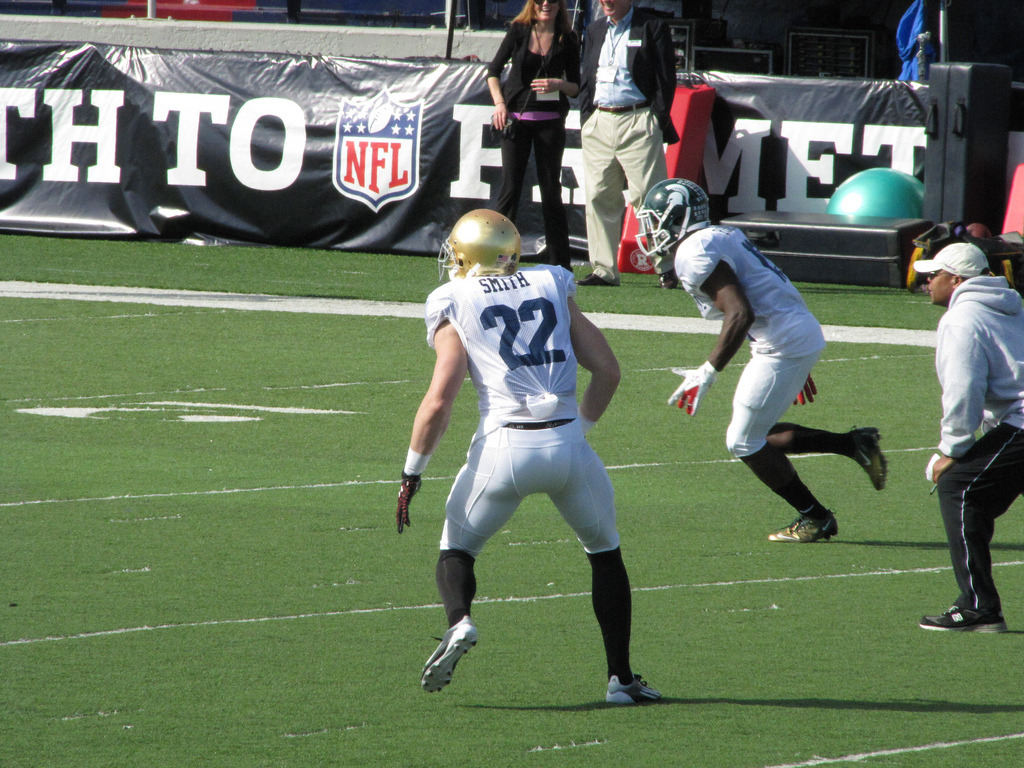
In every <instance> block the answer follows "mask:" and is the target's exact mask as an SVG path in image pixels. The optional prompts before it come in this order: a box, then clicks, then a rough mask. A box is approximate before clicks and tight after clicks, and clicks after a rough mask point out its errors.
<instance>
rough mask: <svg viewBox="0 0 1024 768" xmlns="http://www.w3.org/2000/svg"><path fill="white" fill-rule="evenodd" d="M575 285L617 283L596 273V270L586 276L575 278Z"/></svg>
mask: <svg viewBox="0 0 1024 768" xmlns="http://www.w3.org/2000/svg"><path fill="white" fill-rule="evenodd" d="M576 285H618V283H613V282H612V281H611V280H605V279H604V278H603V277H601V276H600V275H599V274H597V272H591V273H590V274H589V275H587V276H586V277H584V278H581V279H579V280H577V281H576Z"/></svg>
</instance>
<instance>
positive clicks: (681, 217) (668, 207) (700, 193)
mask: <svg viewBox="0 0 1024 768" xmlns="http://www.w3.org/2000/svg"><path fill="white" fill-rule="evenodd" d="M636 218H637V223H638V225H639V229H638V232H637V238H636V244H637V246H638V247H639V248H640V250H641V251H643V252H644V253H645V254H646V255H648V256H652V255H655V254H657V253H660V252H662V251H666V250H667V249H669V248H671V247H672V246H673V245H675V244H676V243H678V242H679V241H680V240H682V239H683V238H684V237H686V236H687V235H688V234H690V233H691V232H693V231H694V230H697V229H703V228H704V227H706V226H707V225H708V224H710V223H711V222H710V214H709V211H708V195H707V192H705V191H704V190H703V189H701V188H700V186H699V185H698V184H694V183H693V182H692V181H689V180H687V179H666V180H665V181H660V182H658V183H657V184H655V185H654V186H653V187H651V190H650V191H649V192H648V193H647V197H645V198H644V203H643V205H641V206H640V210H639V211H637V214H636Z"/></svg>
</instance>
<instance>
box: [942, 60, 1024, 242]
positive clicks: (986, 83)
mask: <svg viewBox="0 0 1024 768" xmlns="http://www.w3.org/2000/svg"><path fill="white" fill-rule="evenodd" d="M1012 87H1013V84H1012V70H1011V69H1010V68H1009V67H1007V66H1004V65H1002V64H959V63H954V64H932V65H931V66H930V67H929V69H928V92H927V95H926V96H925V99H926V105H925V106H926V109H925V135H926V136H927V145H926V148H925V162H924V208H923V212H922V215H923V216H924V218H926V219H928V220H930V221H962V222H965V223H967V224H972V223H981V224H984V225H985V226H987V227H988V228H989V229H990V230H991V231H992V232H998V231H1000V230H1001V229H1002V225H1003V215H1004V213H1005V208H1006V161H1007V146H1006V145H1007V139H1008V135H1009V125H1010V100H1011V92H1012Z"/></svg>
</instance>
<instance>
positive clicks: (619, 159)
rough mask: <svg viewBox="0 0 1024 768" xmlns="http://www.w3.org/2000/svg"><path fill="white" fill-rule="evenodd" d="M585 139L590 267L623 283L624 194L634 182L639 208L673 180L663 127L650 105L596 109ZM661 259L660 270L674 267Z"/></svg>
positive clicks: (632, 196) (584, 131)
mask: <svg viewBox="0 0 1024 768" xmlns="http://www.w3.org/2000/svg"><path fill="white" fill-rule="evenodd" d="M580 138H581V144H582V150H583V173H584V177H585V178H584V186H585V190H586V203H587V211H586V212H587V245H588V249H589V251H590V263H591V265H592V267H593V269H594V272H595V273H596V274H597V275H598V276H599V277H601V278H603V279H605V280H608V281H610V282H612V283H616V284H618V282H619V269H618V265H617V263H616V255H617V252H618V247H619V241H620V240H621V238H622V218H623V216H624V215H625V212H626V201H625V199H624V198H623V194H622V192H623V189H625V188H626V186H627V184H628V188H629V202H630V204H631V205H632V206H633V208H634V209H636V208H639V207H640V204H641V203H642V202H643V199H644V196H645V195H646V194H647V190H649V189H650V188H651V187H653V186H654V185H655V184H657V183H658V182H659V181H664V180H665V179H666V178H668V167H667V166H666V164H665V149H664V146H663V144H662V136H661V128H659V127H658V123H657V120H655V118H654V114H653V113H652V112H651V110H650V108H649V107H645V108H643V109H638V110H635V111H632V112H620V113H612V112H602V111H601V110H594V112H593V114H591V115H590V117H589V118H588V119H587V122H586V123H584V125H583V127H582V129H581V131H580ZM660 261H661V260H659V263H658V264H657V265H656V268H657V270H658V271H659V272H663V271H665V268H668V267H670V266H671V257H670V256H669V257H668V258H666V259H664V261H665V262H667V263H666V264H665V265H664V267H663V266H662V264H661V263H660Z"/></svg>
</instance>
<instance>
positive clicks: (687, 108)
mask: <svg viewBox="0 0 1024 768" xmlns="http://www.w3.org/2000/svg"><path fill="white" fill-rule="evenodd" d="M714 103H715V89H714V88H712V87H711V86H709V85H698V86H697V87H695V88H690V87H686V86H677V87H676V96H675V99H673V100H672V124H673V125H674V126H675V128H676V133H678V134H679V141H678V142H676V143H675V144H670V145H669V146H668V149H667V150H665V163H666V165H668V176H669V178H670V179H689V180H690V181H696V182H699V181H700V172H701V169H702V168H703V165H704V138H705V136H706V135H707V132H708V125H710V123H711V108H712V107H713V106H714ZM636 232H637V221H636V214H635V213H634V212H633V206H631V205H628V206H626V216H625V218H624V219H623V222H622V240H620V241H619V251H618V259H617V260H618V267H619V271H620V272H644V273H653V272H654V260H653V259H651V258H648V257H647V256H644V254H643V253H642V252H641V251H640V249H639V248H637V245H636Z"/></svg>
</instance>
